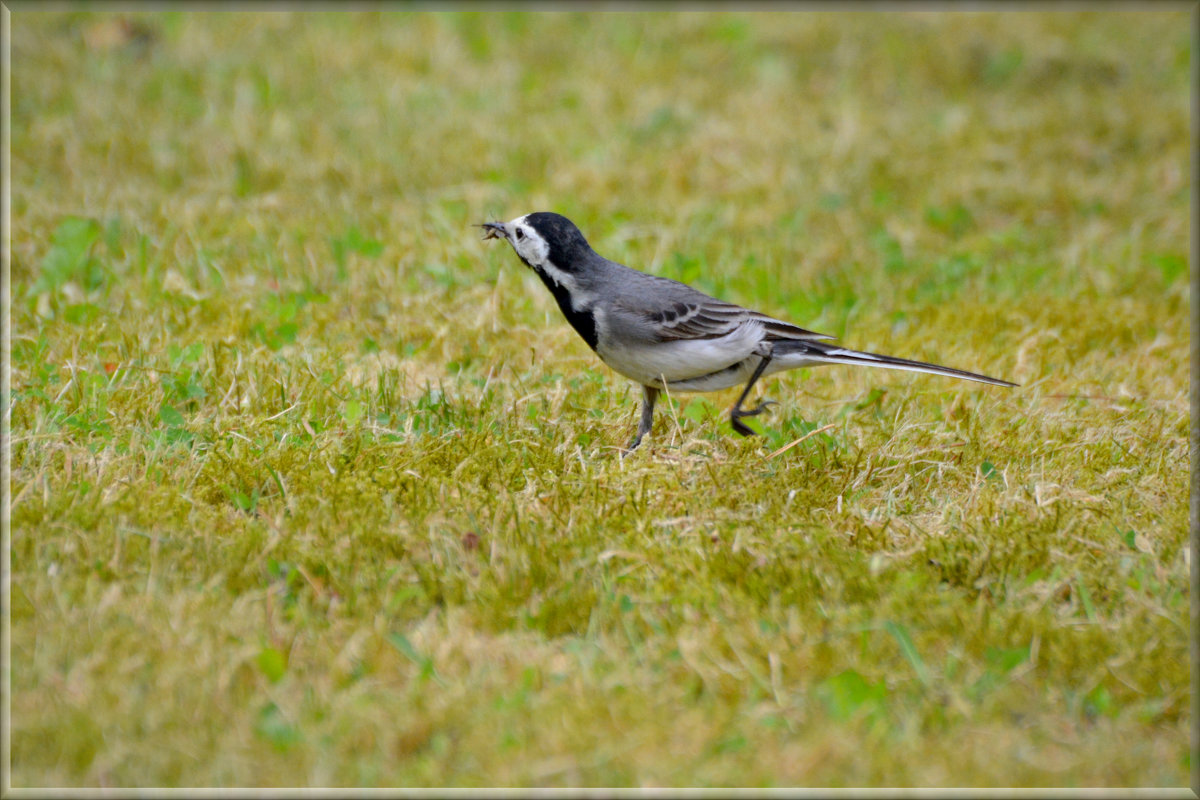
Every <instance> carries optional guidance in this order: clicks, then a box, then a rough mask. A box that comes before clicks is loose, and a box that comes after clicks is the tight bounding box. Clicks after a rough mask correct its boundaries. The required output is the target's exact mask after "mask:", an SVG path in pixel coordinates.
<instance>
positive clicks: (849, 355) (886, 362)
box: [773, 340, 1017, 386]
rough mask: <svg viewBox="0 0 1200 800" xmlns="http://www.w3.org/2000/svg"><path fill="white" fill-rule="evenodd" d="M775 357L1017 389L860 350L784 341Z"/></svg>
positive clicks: (994, 380)
mask: <svg viewBox="0 0 1200 800" xmlns="http://www.w3.org/2000/svg"><path fill="white" fill-rule="evenodd" d="M773 344H774V348H775V355H777V356H784V355H791V354H793V353H794V354H796V355H801V356H803V357H804V358H805V360H806V361H811V362H812V363H818V364H821V363H823V364H852V365H854V366H857V367H882V368H884V369H902V370H906V371H908V372H927V373H929V374H930V375H945V376H947V377H949V378H963V379H964V380H968V381H979V382H980V383H990V384H992V385H993V386H1017V384H1015V383H1012V382H1010V381H1003V380H1000V379H999V378H989V377H988V376H987V375H980V374H978V373H976V372H967V371H966V370H962V369H954V368H953V367H942V366H939V365H937V364H927V363H925V362H924V361H911V360H909V359H907V358H896V357H895V356H884V355H880V354H878V353H863V352H860V351H858V350H847V349H845V348H843V347H835V346H833V345H830V344H826V343H824V342H814V341H811V340H807V341H796V340H782V341H776V342H774V343H773Z"/></svg>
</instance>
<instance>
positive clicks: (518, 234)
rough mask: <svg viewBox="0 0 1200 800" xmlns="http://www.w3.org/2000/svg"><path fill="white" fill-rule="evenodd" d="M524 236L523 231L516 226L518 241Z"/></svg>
mask: <svg viewBox="0 0 1200 800" xmlns="http://www.w3.org/2000/svg"><path fill="white" fill-rule="evenodd" d="M524 238H525V231H523V230H521V229H520V228H517V241H518V242H519V241H521V240H522V239H524Z"/></svg>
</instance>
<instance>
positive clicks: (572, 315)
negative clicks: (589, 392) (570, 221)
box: [521, 258, 599, 351]
mask: <svg viewBox="0 0 1200 800" xmlns="http://www.w3.org/2000/svg"><path fill="white" fill-rule="evenodd" d="M521 260H522V261H525V259H523V258H522V259H521ZM525 265H526V266H527V267H529V268H530V269H532V270H533V271H534V272H535V273H537V276H538V277H539V278H541V279H542V283H544V284H546V288H547V289H549V290H550V294H552V295H554V300H555V302H557V303H558V307H559V309H560V310H561V311H562V313H563V316H564V317H566V318H567V322H569V323H571V327H572V328H574V329H575V332H576V333H578V334H579V335H580V336H582V337H583V340H584V341H585V342H587V345H588V347H590V348H592V350H593V351H594V350H595V349H596V343H597V342H598V341H599V338H598V337H597V336H596V316H595V314H593V313H592V309H591V308H590V307H584V308H581V309H578V310H576V309H575V308H574V307H573V306H572V305H571V293H570V292H569V291H567V287H565V286H563V285H562V284H560V283H558V282H557V281H555V280H554V279H553V278H551V277H550V276H549V275H547V274H546V273H545V272H543V271H542V270H540V269H538V268H537V267H535V266H533V265H532V264H530V263H529V262H528V261H525Z"/></svg>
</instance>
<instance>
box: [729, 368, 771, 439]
mask: <svg viewBox="0 0 1200 800" xmlns="http://www.w3.org/2000/svg"><path fill="white" fill-rule="evenodd" d="M770 363H771V356H769V355H765V356H763V357H762V361H759V362H758V366H757V367H755V368H754V374H753V375H751V376H750V380H749V381H747V382H746V388H745V389H743V390H742V396H741V397H739V398H738V399H737V402H736V403H734V404H733V408H732V409H731V410H730V412H729V422H730V424H731V425H733V429H734V431H736V432H737V433H739V434H741V435H742V436H753V435H754V431H752V430H750V428H749V427H747V426H746V425H743V424H742V423H741V419H742V417H755V416H758V415H759V414H761V413H762V412H764V411H766V410H767V406H772V405H775V401H774V400H764V401H763V402H761V403H759V404H758V405H757V406H755V407H754V408H752V409H750V410H748V411H746V410H743V409H742V403H744V402H745V401H746V396H747V395H749V394H750V389H751V387H753V386H754V382H755V381H757V380H758V379H759V378H760V377H761V376H762V374H763V370H765V369H766V368H767V364H770Z"/></svg>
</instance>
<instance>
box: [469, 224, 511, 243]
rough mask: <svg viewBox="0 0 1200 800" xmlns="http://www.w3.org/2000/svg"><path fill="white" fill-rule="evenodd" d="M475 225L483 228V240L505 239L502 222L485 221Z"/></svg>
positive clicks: (505, 234)
mask: <svg viewBox="0 0 1200 800" xmlns="http://www.w3.org/2000/svg"><path fill="white" fill-rule="evenodd" d="M477 227H480V228H483V230H484V233H483V238H484V241H487V240H488V239H507V238H508V234H507V233H506V232H505V230H504V223H503V222H485V223H483V224H482V225H479V226H477Z"/></svg>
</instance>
